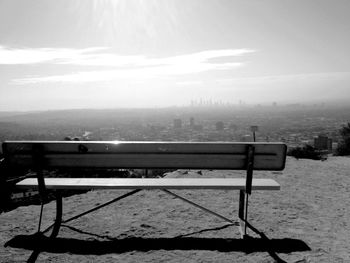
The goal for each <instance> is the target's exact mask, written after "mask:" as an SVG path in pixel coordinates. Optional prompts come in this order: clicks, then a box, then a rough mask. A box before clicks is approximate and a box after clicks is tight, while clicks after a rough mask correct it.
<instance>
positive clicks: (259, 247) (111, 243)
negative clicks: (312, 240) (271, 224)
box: [5, 234, 310, 255]
mask: <svg viewBox="0 0 350 263" xmlns="http://www.w3.org/2000/svg"><path fill="white" fill-rule="evenodd" d="M5 246H9V247H13V248H22V249H27V250H39V251H41V252H51V253H71V254H80V255H102V254H109V253H125V252H130V251H142V252H146V251H150V250H161V249H162V250H212V251H220V252H233V251H240V252H245V253H253V252H269V251H274V252H275V253H291V252H296V251H307V250H310V248H309V246H308V245H307V244H306V243H304V242H303V241H301V240H298V239H290V238H284V239H270V240H268V242H266V240H265V239H262V238H247V239H225V238H198V237H180V238H179V237H178V238H142V237H129V238H122V239H114V240H107V241H99V240H92V241H91V240H79V239H73V238H59V237H58V238H49V237H46V236H44V235H37V234H36V235H18V236H16V237H14V238H13V239H11V240H10V241H8V242H7V243H6V245H5Z"/></svg>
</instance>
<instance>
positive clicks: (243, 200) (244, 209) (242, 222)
mask: <svg viewBox="0 0 350 263" xmlns="http://www.w3.org/2000/svg"><path fill="white" fill-rule="evenodd" d="M76 143H77V144H79V151H84V150H85V148H84V147H85V146H84V142H76ZM5 151H6V147H5ZM284 151H286V147H285V148H284ZM254 157H255V144H254V143H251V144H249V143H247V151H246V169H245V170H246V180H245V181H246V183H245V187H244V189H240V190H239V209H238V218H239V231H240V235H241V237H242V238H245V237H247V225H248V204H249V195H250V194H251V192H252V182H253V171H254ZM283 158H284V159H285V153H284V157H283ZM44 159H45V157H44V150H43V147H42V144H40V143H39V144H33V147H32V163H33V165H32V166H33V169H34V171H35V172H36V176H37V187H38V190H39V194H40V197H41V208H40V216H39V222H38V232H39V233H40V232H41V233H46V232H48V231H49V230H50V229H52V232H51V234H50V237H56V236H57V235H58V233H59V229H60V227H61V224H62V223H68V222H70V221H73V220H75V219H77V218H79V217H82V216H84V215H87V214H89V213H91V212H94V211H96V210H98V209H101V208H103V207H105V206H107V205H110V204H112V203H116V202H117V201H120V200H122V199H124V198H126V197H128V196H131V195H134V194H136V193H138V192H139V191H141V190H143V189H147V188H142V187H141V188H138V189H134V190H132V191H130V192H128V193H126V194H124V195H121V196H119V197H116V198H114V199H113V200H110V201H108V202H106V203H104V204H101V205H99V206H96V207H94V208H92V209H90V210H87V211H85V212H83V213H80V214H78V215H76V216H73V217H71V218H69V219H66V220H63V219H62V211H63V209H62V206H63V202H62V194H61V190H59V189H57V190H55V197H56V219H55V221H54V223H53V224H52V225H50V226H49V227H48V228H46V229H45V230H43V231H41V223H42V215H43V210H44V203H45V200H46V198H47V188H46V185H45V179H44V174H43V170H44V169H45V166H44V165H43V164H44V163H45V160H44ZM284 162H285V161H284ZM3 163H5V164H4V165H6V152H5V162H3ZM284 165H285V163H283V167H281V169H279V170H282V169H284ZM274 170H276V169H274ZM146 171H147V170H146ZM160 180H161V179H160ZM199 180H200V178H199ZM159 189H160V190H162V191H163V192H165V193H166V194H169V195H171V196H173V197H175V198H178V199H180V200H182V201H184V202H187V203H188V204H190V205H192V206H195V207H197V208H199V209H201V210H203V211H204V212H206V213H210V214H212V215H214V216H216V217H219V218H220V219H222V220H224V221H227V222H229V223H230V224H235V221H234V220H231V219H229V218H227V217H225V216H223V215H220V214H218V213H216V212H214V211H212V210H210V209H208V208H205V207H203V206H201V205H199V204H197V203H195V202H193V201H191V200H188V199H186V198H184V197H182V196H180V195H178V194H176V193H173V192H172V191H170V190H169V189H164V188H161V187H160V188H159Z"/></svg>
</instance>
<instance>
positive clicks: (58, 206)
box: [38, 191, 62, 237]
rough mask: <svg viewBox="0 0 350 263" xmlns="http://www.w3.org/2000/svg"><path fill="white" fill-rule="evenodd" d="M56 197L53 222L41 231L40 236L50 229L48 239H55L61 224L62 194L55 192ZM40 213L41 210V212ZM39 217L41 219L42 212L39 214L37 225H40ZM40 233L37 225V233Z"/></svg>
mask: <svg viewBox="0 0 350 263" xmlns="http://www.w3.org/2000/svg"><path fill="white" fill-rule="evenodd" d="M55 196H56V218H55V222H54V223H53V224H51V225H50V226H49V227H47V228H46V229H45V230H44V231H42V234H45V233H46V232H48V231H49V230H50V229H51V228H52V232H51V234H50V237H56V236H57V235H58V232H59V230H60V227H61V223H62V194H61V191H56V192H55ZM41 211H42V210H41ZM41 217H42V212H41V213H40V220H39V222H40V223H39V224H41ZM38 232H40V225H39V231H38Z"/></svg>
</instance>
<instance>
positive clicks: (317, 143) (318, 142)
mask: <svg viewBox="0 0 350 263" xmlns="http://www.w3.org/2000/svg"><path fill="white" fill-rule="evenodd" d="M314 147H315V149H317V150H326V151H328V152H331V151H332V139H331V138H328V136H326V135H323V134H320V135H319V136H318V137H315V138H314Z"/></svg>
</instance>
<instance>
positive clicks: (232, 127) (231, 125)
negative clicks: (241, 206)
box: [229, 123, 238, 131]
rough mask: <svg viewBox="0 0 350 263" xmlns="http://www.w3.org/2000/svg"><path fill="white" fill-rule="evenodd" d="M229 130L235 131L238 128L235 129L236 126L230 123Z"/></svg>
mask: <svg viewBox="0 0 350 263" xmlns="http://www.w3.org/2000/svg"><path fill="white" fill-rule="evenodd" d="M229 128H230V130H234V131H236V130H237V128H238V127H237V125H236V124H233V123H231V124H230V126H229Z"/></svg>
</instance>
